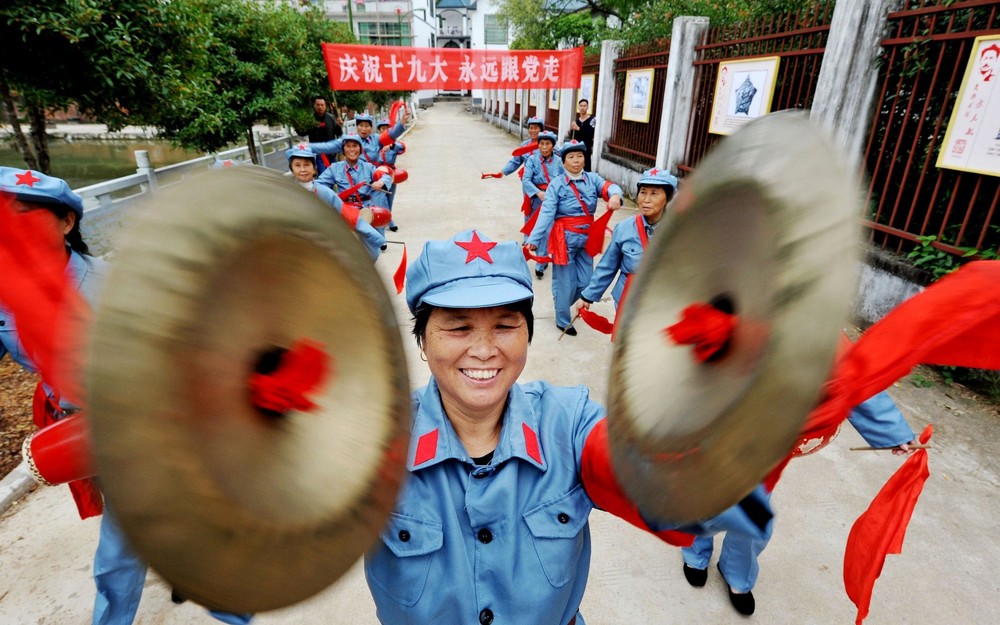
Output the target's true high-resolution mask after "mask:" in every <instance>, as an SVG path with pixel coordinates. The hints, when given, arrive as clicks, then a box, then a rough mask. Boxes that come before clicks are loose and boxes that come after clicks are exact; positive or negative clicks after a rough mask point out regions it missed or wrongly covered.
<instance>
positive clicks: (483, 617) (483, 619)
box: [479, 608, 493, 625]
mask: <svg viewBox="0 0 1000 625" xmlns="http://www.w3.org/2000/svg"><path fill="white" fill-rule="evenodd" d="M479 622H480V623H481V624H482V625H490V623H492V622H493V610H491V609H489V608H486V609H485V610H483V611H482V612H480V613H479Z"/></svg>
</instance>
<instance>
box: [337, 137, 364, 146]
mask: <svg viewBox="0 0 1000 625" xmlns="http://www.w3.org/2000/svg"><path fill="white" fill-rule="evenodd" d="M348 141H353V142H355V143H357V144H358V145H360V146H361V148H362V149H364V147H365V144H364V143H362V142H361V136H360V135H356V134H346V135H344V136H343V137H341V138H340V143H341V145H343V144H344V143H347V142H348Z"/></svg>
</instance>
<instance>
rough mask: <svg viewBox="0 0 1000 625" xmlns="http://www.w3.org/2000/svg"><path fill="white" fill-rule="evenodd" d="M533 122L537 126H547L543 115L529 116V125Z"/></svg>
mask: <svg viewBox="0 0 1000 625" xmlns="http://www.w3.org/2000/svg"><path fill="white" fill-rule="evenodd" d="M532 124H535V125H536V126H541V127H542V128H545V120H543V119H542V118H541V117H529V118H528V125H529V126H530V125H532Z"/></svg>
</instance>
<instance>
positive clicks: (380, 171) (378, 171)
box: [373, 165, 395, 181]
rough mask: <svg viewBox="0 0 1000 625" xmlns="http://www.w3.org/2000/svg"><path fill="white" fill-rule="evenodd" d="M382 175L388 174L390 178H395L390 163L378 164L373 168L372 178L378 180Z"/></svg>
mask: <svg viewBox="0 0 1000 625" xmlns="http://www.w3.org/2000/svg"><path fill="white" fill-rule="evenodd" d="M382 176H389V179H390V180H393V179H394V178H395V176H394V175H393V172H392V166H391V165H379V166H378V167H376V168H375V175H374V176H373V180H374V181H378V179H379V178H381V177H382Z"/></svg>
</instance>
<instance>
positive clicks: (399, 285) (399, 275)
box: [392, 245, 406, 295]
mask: <svg viewBox="0 0 1000 625" xmlns="http://www.w3.org/2000/svg"><path fill="white" fill-rule="evenodd" d="M392 281H393V283H394V284H395V285H396V295H399V294H400V293H402V292H403V283H404V282H405V281H406V246H405V245H404V246H403V259H402V260H401V261H399V267H397V268H396V273H394V274H393V275H392Z"/></svg>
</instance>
